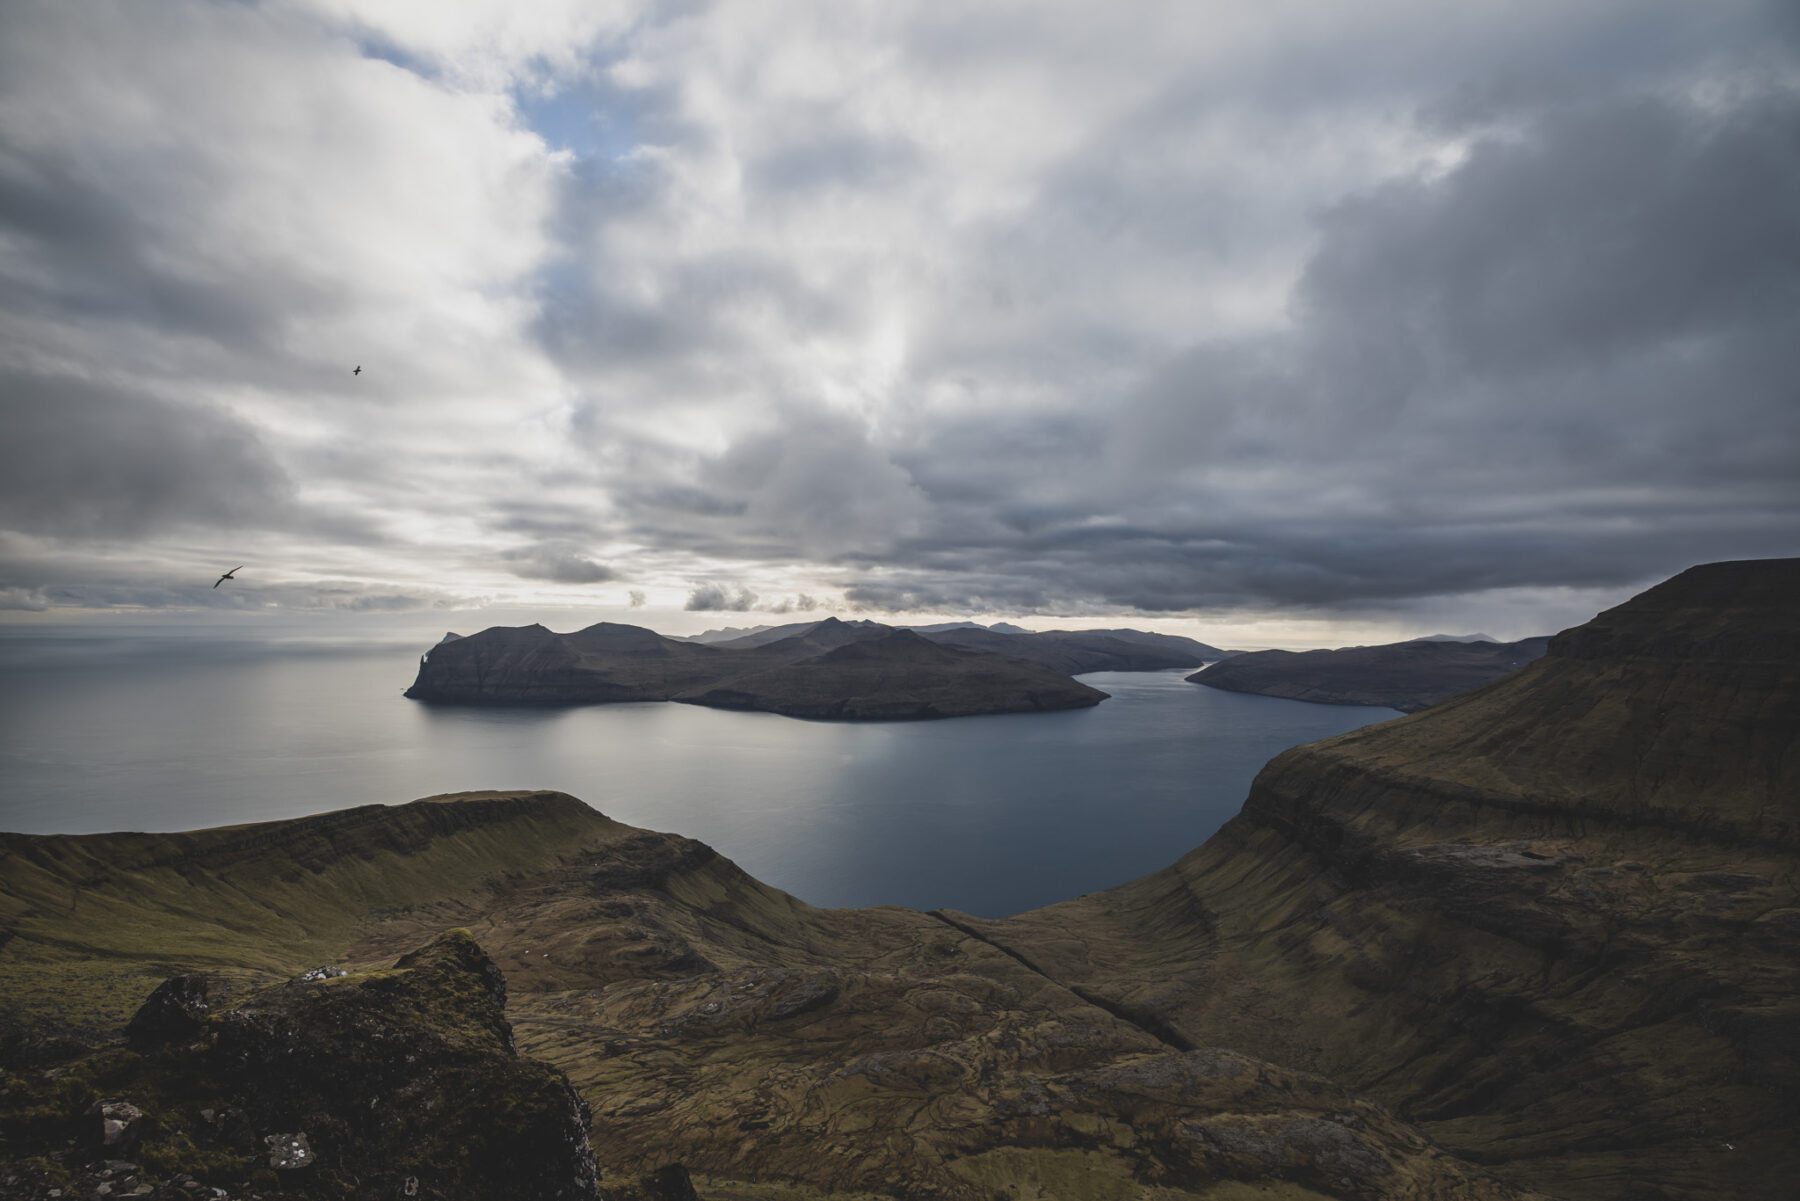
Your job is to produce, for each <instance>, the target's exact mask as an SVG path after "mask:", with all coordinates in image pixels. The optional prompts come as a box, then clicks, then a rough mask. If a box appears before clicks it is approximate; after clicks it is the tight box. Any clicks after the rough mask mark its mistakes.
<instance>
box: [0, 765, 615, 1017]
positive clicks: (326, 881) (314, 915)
mask: <svg viewBox="0 0 1800 1201" xmlns="http://www.w3.org/2000/svg"><path fill="white" fill-rule="evenodd" d="M625 829H626V828H625V827H622V826H619V825H618V824H617V823H614V822H611V821H608V820H607V819H606V818H604V817H602V816H601V815H600V814H598V813H596V812H594V811H593V810H592V809H589V808H588V807H587V806H585V805H583V804H582V803H581V802H579V801H577V800H575V799H574V798H572V797H568V796H565V795H563V794H560V793H477V794H464V795H462V796H461V797H459V798H458V799H455V800H447V799H426V800H421V801H415V802H412V803H411V804H407V805H401V806H394V807H391V808H390V807H385V806H366V807H363V808H361V809H353V810H346V811H343V812H340V813H333V814H326V815H322V816H320V817H316V818H307V819H300V820H297V821H286V822H271V823H265V824H259V825H251V826H236V827H227V828H223V829H218V830H205V831H199V832H195V833H186V834H106V835H81V836H68V837H54V836H52V837H44V836H28V835H10V834H9V835H0V931H3V932H4V936H5V940H4V942H3V943H0V972H4V973H5V976H6V979H7V987H6V988H5V989H4V990H0V1021H9V1022H13V1023H17V1024H39V1023H42V1022H44V1021H61V1022H66V1023H69V1024H72V1025H77V1026H80V1025H86V1026H91V1027H104V1026H108V1025H116V1024H117V1023H118V1022H120V1021H122V1020H123V1019H124V1017H125V1016H127V1015H128V1014H129V1013H130V1012H131V1010H132V1009H133V1008H134V1007H135V1006H136V1004H137V1003H138V1002H140V1001H141V1000H142V999H143V997H144V995H145V994H146V993H148V992H149V990H150V988H152V987H154V986H155V984H156V983H157V982H159V981H160V980H161V979H163V978H164V977H166V976H168V975H171V974H174V973H176V972H178V971H183V970H193V969H204V970H208V971H212V972H216V973H222V974H224V975H227V976H235V977H238V978H239V979H240V981H242V982H249V981H252V980H256V979H271V978H278V977H285V976H288V975H292V974H294V973H296V972H298V971H300V970H303V969H305V968H308V967H312V966H315V965H317V964H319V963H324V962H332V961H335V960H337V959H338V958H339V957H341V956H343V955H344V954H345V952H346V950H347V948H349V947H350V946H351V944H352V943H353V941H354V940H355V939H356V937H357V935H358V933H359V932H360V931H362V930H364V929H366V928H367V927H368V926H369V925H370V923H371V922H373V921H376V920H379V919H380V918H382V917H383V916H384V915H388V916H391V915H393V914H395V913H410V914H419V915H423V916H424V919H425V920H424V922H423V924H425V925H431V924H432V923H433V920H434V917H435V924H436V926H437V928H442V927H443V926H448V925H453V924H457V920H456V919H457V916H458V914H463V913H466V911H468V910H469V909H471V908H474V909H479V907H480V905H481V903H482V902H483V900H484V899H485V898H486V897H487V896H488V895H489V894H490V889H491V885H492V883H493V882H494V881H495V880H497V879H502V878H504V877H506V876H509V875H516V874H520V873H525V872H531V871H537V870H542V869H544V868H545V867H546V866H548V865H555V864H558V863H561V862H563V861H565V860H567V859H570V858H579V856H580V854H581V853H582V851H583V850H584V849H588V848H591V847H594V846H600V845H604V844H605V843H606V842H608V841H610V840H611V839H613V838H616V837H619V836H620V835H621V833H622V832H624V831H625ZM434 911H436V912H435V914H434Z"/></svg>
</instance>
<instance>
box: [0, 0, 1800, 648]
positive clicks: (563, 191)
mask: <svg viewBox="0 0 1800 1201" xmlns="http://www.w3.org/2000/svg"><path fill="white" fill-rule="evenodd" d="M1797 63H1800V5H1795V4H1793V3H1791V0H1773V2H1769V3H1757V2H1749V0H1706V2H1705V3H1695V2H1694V0H1667V2H1658V0H1619V2H1612V0H1547V2H1544V3H1530V2H1520V0H1491V2H1490V0H1462V2H1459V3H1456V4H1445V3H1442V2H1441V0H1430V2H1418V3H1408V2H1396V0H1371V2H1368V3H1358V4H1344V3H1340V2H1338V0H1314V2H1311V3H1294V2H1286V0H1258V2H1256V3H1223V2H1219V3H1195V2H1193V0H1179V2H1175V3H1167V4H1154V3H1125V2H1121V0H1113V2H1110V3H1105V4H1096V3H1091V2H1078V3H1068V4H1051V3H1039V2H1032V3H990V2H982V3H965V4H942V3H919V4H905V3H896V2H883V3H869V4H862V3H845V2H841V0H837V2H832V3H823V2H813V3H805V4H777V3H764V2H758V3H737V4H726V3H720V4H716V5H712V4H706V3H700V2H691V3H682V2H678V3H669V4H630V3H592V2H585V3H549V2H544V0H538V2H534V3H531V4H518V3H513V2H510V0H500V2H495V3H471V2H459V3H456V4H443V3H440V2H437V0H418V2H416V3H406V2H400V0H384V2H380V3H377V2H375V0H369V2H368V3H354V2H352V0H287V2H271V3H247V2H246V3H216V4H207V3H182V2H177V0H170V2H165V3H157V4H153V5H151V4H142V3H116V4H109V3H90V2H88V0H45V2H42V3H31V2H26V0H9V2H8V3H6V4H4V5H0V295H3V303H0V421H3V422H4V434H3V436H0V607H4V609H5V610H6V612H5V614H4V615H3V616H5V617H7V618H10V619H13V620H25V621H50V620H74V619H81V620H87V621H126V620H129V621H132V622H136V623H144V622H153V621H158V620H166V621H169V622H174V623H180V622H186V623H189V624H196V623H200V624H204V623H207V622H213V621H218V622H232V623H236V624H237V625H239V626H242V625H243V624H244V623H245V622H246V621H247V620H248V617H247V616H246V615H248V614H260V615H263V617H265V618H266V619H267V620H269V621H270V622H272V623H280V622H288V623H293V622H310V623H313V624H314V625H315V626H317V627H319V628H329V627H330V626H331V625H332V623H341V624H343V625H344V627H345V628H350V627H351V626H353V625H355V624H356V623H358V622H367V621H370V620H375V619H381V618H382V616H383V615H386V619H388V620H391V621H393V622H397V623H401V624H403V625H404V627H405V628H406V629H408V630H411V629H414V628H418V629H438V628H443V627H446V626H455V627H458V628H462V629H464V631H465V632H467V631H468V629H469V628H478V627H479V626H481V625H485V624H492V622H493V621H494V620H532V619H533V617H534V616H538V615H543V616H544V617H545V619H546V620H547V621H548V622H549V623H550V624H553V625H556V626H558V627H559V628H569V627H572V626H573V625H577V624H581V623H582V622H583V621H585V620H598V619H600V618H601V617H606V618H610V619H615V620H636V621H641V622H643V623H644V624H649V625H653V626H657V627H659V628H663V629H668V630H680V631H688V630H695V629H699V628H703V627H704V626H707V625H724V624H733V625H743V624H750V623H753V622H766V621H776V620H793V619H794V618H793V617H782V616H779V615H781V614H796V613H808V612H811V613H824V612H839V613H844V614H848V613H850V612H852V611H858V610H860V611H862V612H863V613H864V614H865V615H870V616H877V617H880V616H883V615H885V614H887V613H889V612H894V613H900V614H907V615H911V614H926V613H930V614H938V615H963V614H976V615H984V616H989V617H1007V618H1020V617H1024V618H1027V619H1029V621H1030V624H1035V625H1040V626H1049V625H1059V624H1065V625H1066V624H1123V623H1127V622H1128V623H1130V624H1135V625H1140V626H1143V627H1145V628H1163V629H1181V630H1186V631H1190V632H1193V633H1196V634H1199V635H1200V636H1202V637H1207V638H1208V639H1209V640H1210V641H1221V642H1237V643H1247V642H1248V643H1255V644H1273V643H1281V642H1287V643H1291V644H1332V643H1336V642H1345V641H1353V640H1358V639H1363V640H1366V639H1369V638H1373V637H1376V636H1378V635H1380V634H1382V633H1384V632H1391V633H1393V634H1395V635H1404V634H1411V633H1423V632H1426V631H1428V630H1432V629H1442V628H1449V629H1451V631H1452V632H1463V631H1465V630H1472V629H1476V628H1482V629H1488V630H1490V631H1491V632H1493V633H1496V634H1499V635H1502V636H1511V635H1519V634H1526V633H1532V632H1539V631H1543V630H1551V629H1555V628H1560V627H1561V626H1565V625H1568V624H1572V623H1573V622H1576V621H1580V620H1583V619H1585V618H1586V617H1587V616H1589V615H1591V613H1592V612H1593V611H1594V610H1595V609H1596V608H1599V607H1602V606H1603V605H1606V604H1610V603H1614V602H1616V601H1617V600H1619V599H1622V598H1623V597H1624V596H1626V595H1628V594H1630V593H1631V592H1633V591H1635V590H1637V589H1638V588H1640V587H1641V586H1643V585H1644V584H1646V583H1648V582H1651V581H1654V580H1656V579H1658V578H1661V577H1663V576H1666V575H1668V574H1670V573H1672V572H1674V571H1677V570H1679V569H1681V568H1683V567H1686V566H1688V565H1690V564H1692V563H1696V562H1703V561H1709V560H1715V559H1723V558H1738V557H1751V556H1764V555H1791V554H1796V553H1800V369H1797V368H1800V351H1797V350H1796V348H1797V347H1800V66H1797ZM358 364H361V365H362V367H363V374H362V375H361V376H352V375H351V368H352V367H354V366H356V365H358ZM239 563H244V564H248V566H247V567H246V568H245V570H244V571H243V572H242V573H241V575H240V577H239V579H238V580H236V581H234V582H233V583H230V584H227V585H225V586H224V587H223V588H220V589H217V590H214V589H211V588H210V584H211V582H212V579H213V577H214V576H216V575H217V574H218V572H219V571H222V570H224V569H225V568H228V567H231V566H234V565H236V564H239ZM471 609H473V610H478V611H477V612H467V610H471ZM577 610H580V612H576V611H577ZM396 628H398V627H396Z"/></svg>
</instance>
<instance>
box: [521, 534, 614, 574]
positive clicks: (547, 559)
mask: <svg viewBox="0 0 1800 1201" xmlns="http://www.w3.org/2000/svg"><path fill="white" fill-rule="evenodd" d="M500 558H501V559H502V560H503V561H504V562H505V563H506V564H507V568H508V570H510V571H511V572H512V573H513V574H514V575H518V576H523V577H525V578H526V579H532V580H552V581H554V582H556V583H559V584H600V583H604V582H605V581H607V580H612V579H617V578H618V573H617V572H615V571H614V570H613V569H612V568H611V567H608V566H607V565H606V564H604V563H596V562H594V561H593V560H592V559H590V558H588V557H587V556H586V555H584V554H582V553H580V552H579V551H578V550H577V549H575V548H573V547H570V546H568V545H560V544H557V543H539V544H537V545H534V546H521V547H516V548H515V549H513V550H509V551H504V552H502V553H501V555H500Z"/></svg>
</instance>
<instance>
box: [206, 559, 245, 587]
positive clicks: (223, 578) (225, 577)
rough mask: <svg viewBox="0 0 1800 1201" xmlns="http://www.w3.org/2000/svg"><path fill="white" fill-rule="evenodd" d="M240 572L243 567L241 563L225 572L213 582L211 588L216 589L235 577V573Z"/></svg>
mask: <svg viewBox="0 0 1800 1201" xmlns="http://www.w3.org/2000/svg"><path fill="white" fill-rule="evenodd" d="M242 570H244V565H243V564H242V563H239V564H238V565H237V566H236V567H233V568H232V569H231V570H230V571H228V572H226V573H225V574H224V575H222V576H220V577H219V578H218V579H216V580H214V581H213V587H214V588H217V587H218V586H219V585H220V584H223V583H224V582H225V581H226V580H229V579H231V578H232V577H233V576H235V575H237V573H238V572H240V571H242Z"/></svg>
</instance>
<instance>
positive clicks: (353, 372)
mask: <svg viewBox="0 0 1800 1201" xmlns="http://www.w3.org/2000/svg"><path fill="white" fill-rule="evenodd" d="M350 374H351V375H361V374H362V364H361V363H358V364H357V365H356V370H355V371H352V372H351V373H350Z"/></svg>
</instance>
